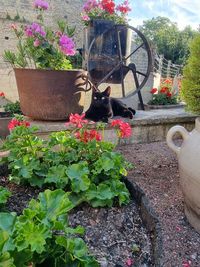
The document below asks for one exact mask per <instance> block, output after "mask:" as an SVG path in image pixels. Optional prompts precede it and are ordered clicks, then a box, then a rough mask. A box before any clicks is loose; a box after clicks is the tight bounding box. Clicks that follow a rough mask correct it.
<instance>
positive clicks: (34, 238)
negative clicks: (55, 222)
mask: <svg viewBox="0 0 200 267" xmlns="http://www.w3.org/2000/svg"><path fill="white" fill-rule="evenodd" d="M47 238H51V232H50V229H49V228H47V227H46V226H45V225H42V224H40V225H36V224H34V223H33V222H31V221H29V222H27V223H26V224H22V223H20V222H19V223H18V222H17V223H16V237H15V245H16V247H17V250H18V251H23V250H24V249H27V248H31V251H35V252H37V253H39V254H40V253H42V252H44V251H45V245H46V239H47Z"/></svg>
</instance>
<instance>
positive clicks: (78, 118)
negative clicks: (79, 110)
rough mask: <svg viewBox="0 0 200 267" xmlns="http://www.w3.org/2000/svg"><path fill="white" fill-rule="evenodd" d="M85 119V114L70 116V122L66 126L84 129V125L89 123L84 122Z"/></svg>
mask: <svg viewBox="0 0 200 267" xmlns="http://www.w3.org/2000/svg"><path fill="white" fill-rule="evenodd" d="M84 118H85V114H82V115H79V114H70V116H69V122H67V123H66V124H65V125H66V126H68V125H70V124H73V125H75V126H76V127H77V128H82V127H83V125H84V124H87V123H88V120H84Z"/></svg>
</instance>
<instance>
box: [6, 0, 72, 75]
mask: <svg viewBox="0 0 200 267" xmlns="http://www.w3.org/2000/svg"><path fill="white" fill-rule="evenodd" d="M48 7H49V4H48V3H47V2H46V1H43V0H40V1H39V2H38V0H35V2H34V8H35V10H36V12H37V22H33V23H32V24H30V25H24V24H22V25H21V26H20V27H17V26H16V25H15V24H12V26H11V28H12V30H13V31H14V33H15V35H16V37H17V38H18V44H17V52H13V51H10V50H5V52H4V59H5V60H6V61H8V62H10V64H11V65H12V66H13V67H20V68H25V67H29V68H33V66H34V67H35V68H37V69H52V70H66V69H71V68H72V67H73V66H72V64H71V62H70V60H72V59H73V56H74V55H75V52H76V51H75V43H74V41H73V39H72V36H73V35H74V32H75V27H70V26H69V25H68V24H67V22H66V21H58V22H57V27H58V29H57V30H53V29H51V28H50V27H49V26H46V25H45V20H44V16H43V13H44V11H46V10H47V9H48Z"/></svg>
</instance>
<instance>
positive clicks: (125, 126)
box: [111, 120, 132, 138]
mask: <svg viewBox="0 0 200 267" xmlns="http://www.w3.org/2000/svg"><path fill="white" fill-rule="evenodd" d="M111 126H113V127H115V126H119V137H120V138H126V137H130V136H131V133H132V130H131V126H130V124H129V123H127V122H123V121H122V120H113V121H112V122H111Z"/></svg>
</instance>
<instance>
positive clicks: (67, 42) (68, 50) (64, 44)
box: [59, 34, 75, 56]
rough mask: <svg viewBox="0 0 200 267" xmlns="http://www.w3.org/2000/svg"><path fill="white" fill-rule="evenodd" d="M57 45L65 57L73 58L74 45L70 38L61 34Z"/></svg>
mask: <svg viewBox="0 0 200 267" xmlns="http://www.w3.org/2000/svg"><path fill="white" fill-rule="evenodd" d="M59 45H60V49H61V51H62V52H63V53H64V54H65V55H67V56H73V55H74V54H75V43H74V41H73V40H72V38H69V37H68V36H67V35H65V34H63V35H62V36H61V37H60V40H59Z"/></svg>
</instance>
